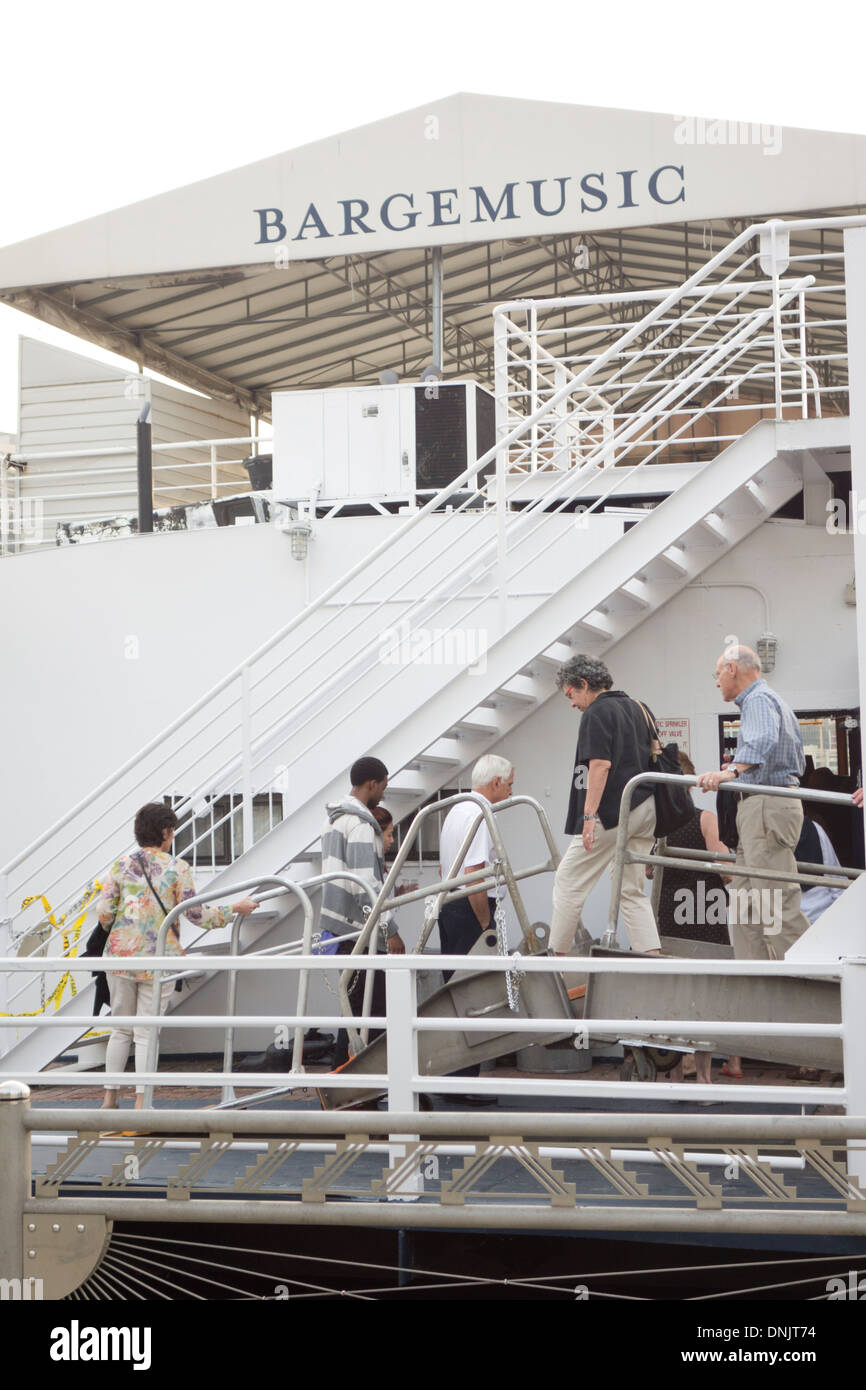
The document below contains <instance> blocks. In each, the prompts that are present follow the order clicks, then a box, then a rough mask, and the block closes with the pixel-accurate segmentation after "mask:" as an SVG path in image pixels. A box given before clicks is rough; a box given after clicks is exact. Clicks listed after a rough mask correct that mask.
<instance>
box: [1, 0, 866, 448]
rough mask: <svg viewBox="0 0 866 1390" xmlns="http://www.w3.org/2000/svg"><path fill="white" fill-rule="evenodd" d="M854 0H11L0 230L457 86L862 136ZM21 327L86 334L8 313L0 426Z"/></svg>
mask: <svg viewBox="0 0 866 1390" xmlns="http://www.w3.org/2000/svg"><path fill="white" fill-rule="evenodd" d="M859 13H860V11H859V8H858V9H855V7H854V5H853V4H833V3H825V4H822V5H820V6H815V5H814V4H812V3H809V4H806V3H802V0H789V2H788V3H786V4H784V5H779V4H776V3H773V4H769V3H764V2H763V0H757V3H753V4H752V5H750V6H749V7H748V8H747V9H742V8H741V9H738V8H737V7H728V6H724V7H723V6H719V5H703V4H659V3H655V4H647V3H646V0H643V3H640V4H635V3H632V0H620V3H618V4H616V5H606V6H604V5H598V4H593V5H592V6H590V5H588V4H586V3H584V0H547V3H546V4H545V5H543V6H533V5H531V4H527V3H526V0H521V3H519V4H518V3H516V2H515V0H495V3H492V4H491V3H489V2H488V0H485V3H481V0H459V2H458V0H436V3H418V4H415V5H405V4H403V5H397V4H381V3H376V0H364V3H363V4H361V3H354V4H348V3H345V0H330V3H329V4H327V5H322V4H319V5H308V6H305V7H303V10H302V7H301V6H299V5H298V4H297V3H295V4H291V3H287V2H286V0H276V2H273V0H260V3H256V2H255V0H247V3H244V4H231V5H228V4H221V3H219V0H210V2H209V3H207V4H204V3H189V2H188V0H172V2H171V3H168V0H148V3H147V4H145V5H135V6H119V5H118V4H117V3H116V0H114V3H101V0H79V2H78V3H77V4H75V5H69V4H64V5H62V6H61V5H59V4H55V3H53V0H49V3H42V4H40V5H38V6H33V7H32V8H30V9H24V7H23V6H20V7H19V8H18V10H17V13H13V12H12V11H11V10H10V8H9V7H5V9H4V16H3V66H2V100H3V115H2V119H0V244H2V245H5V244H8V243H9V242H13V241H18V240H21V239H22V238H24V237H28V236H33V235H35V234H36V233H38V232H42V231H47V230H49V229H50V228H52V227H59V226H65V225H66V224H68V223H70V222H74V221H77V220H78V219H80V218H83V217H89V216H91V215H93V214H95V213H99V212H104V211H107V210H109V209H111V208H114V207H118V206H120V205H122V204H124V203H129V202H135V201H137V200H138V199H140V198H146V197H148V196H149V195H150V194H153V193H159V192H162V191H164V190H165V189H170V188H176V187H178V186H179V185H181V184H186V183H190V182H193V181H194V180H196V179H200V178H205V177H207V176H208V175H210V174H216V173H220V172H222V171H223V170H226V169H231V168H234V167H236V166H237V165H241V164H247V163H249V162H251V161H252V160H255V159H261V158H263V157H264V156H266V155H271V154H276V153H279V152H280V151H281V150H285V149H291V148H292V147H294V146H296V145H300V144H304V143H306V142H307V141H310V140H315V139H318V138H320V137H322V136H326V135H331V134H334V133H335V132H337V131H340V130H345V129H348V128H351V127H353V126H358V125H362V124H364V123H365V122H367V121H373V120H378V119H380V118H382V117H385V116H389V115H392V114H394V113H395V112H398V111H401V110H404V109H406V108H409V107H413V106H418V105H420V104H422V103H424V102H428V101H434V100H436V99H437V98H441V97H445V96H449V95H451V94H452V93H454V92H458V91H473V92H483V93H485V94H490V95H498V96H513V97H528V98H535V99H538V100H548V101H566V102H574V103H577V104H581V105H589V106H612V107H629V108H633V109H637V110H648V111H666V112H671V113H672V114H675V115H680V114H695V115H704V116H708V117H727V118H736V119H740V120H748V121H761V122H764V123H767V124H773V125H784V126H807V127H812V128H815V129H823V130H848V131H857V132H860V133H866V102H864V100H863V82H864V77H863V70H864V57H863V45H862V43H861V33H862V24H861V23H859V22H858V21H857V18H856V16H858V14H859ZM19 332H25V333H29V334H31V335H33V336H39V337H43V338H45V339H47V340H49V341H52V342H59V343H65V344H66V345H67V346H79V348H80V345H76V344H75V342H74V340H72V339H70V338H68V337H67V336H66V335H64V334H61V333H58V332H56V331H54V330H51V329H47V328H43V327H41V326H40V325H39V324H38V322H37V321H36V320H34V319H30V318H28V317H26V316H25V315H21V314H18V313H14V312H13V311H11V310H8V309H3V308H0V430H14V428H15V423H16V422H15V410H16V406H15V394H16V380H15V378H16V366H15V361H16V359H15V343H16V336H17V334H18V333H19ZM93 355H96V356H102V357H107V356H108V355H107V354H98V353H96V352H95V350H94V351H93ZM109 360H118V359H109Z"/></svg>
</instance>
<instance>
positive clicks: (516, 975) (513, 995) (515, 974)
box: [493, 859, 526, 1014]
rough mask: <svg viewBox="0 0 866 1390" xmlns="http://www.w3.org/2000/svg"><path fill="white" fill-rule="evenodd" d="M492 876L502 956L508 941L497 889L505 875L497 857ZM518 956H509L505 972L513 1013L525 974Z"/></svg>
mask: <svg viewBox="0 0 866 1390" xmlns="http://www.w3.org/2000/svg"><path fill="white" fill-rule="evenodd" d="M493 878H494V882H495V884H496V890H495V891H496V907H495V909H494V912H493V920H494V922H495V924H496V949H497V951H498V952H499V955H500V956H502V957H503V958H504V957H505V956H507V955H508V943H507V941H506V937H505V899H504V898H503V897H501V896H500V893H499V889H500V887H501V886H502V885H504V883H505V875H504V873H503V871H502V863H501V861H500V860H499V859H496V860H494V863H493ZM519 959H520V957H519V955H518V953H517V951H515V952H514V954H513V956H512V957H511V963H512V966H513V967H514V968H513V969H512V970H509V971H507V972H506V975H505V989H506V993H507V995H508V1007H509V1009H510V1010H511V1012H512V1013H513V1014H516V1013H517V1010H518V1008H519V1005H520V981H521V980H522V979H523V977H524V975H525V974H526V971H525V970H521V969H520V968H519V966H518V964H517V962H518V961H519Z"/></svg>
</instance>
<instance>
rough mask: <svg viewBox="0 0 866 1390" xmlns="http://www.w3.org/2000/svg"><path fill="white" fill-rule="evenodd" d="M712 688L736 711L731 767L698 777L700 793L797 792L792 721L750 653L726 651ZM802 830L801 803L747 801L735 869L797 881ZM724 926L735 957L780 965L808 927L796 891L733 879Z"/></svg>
mask: <svg viewBox="0 0 866 1390" xmlns="http://www.w3.org/2000/svg"><path fill="white" fill-rule="evenodd" d="M716 685H717V686H718V687H719V690H720V691H721V693H722V698H723V699H725V700H733V701H734V703H735V704H736V705H738V706H739V710H740V733H739V738H738V740H737V747H736V750H735V752H734V757H733V760H732V762H730V763H727V764H726V765H725V766H724V767H723V768H722V769H721V771H720V772H703V773H701V775H700V777H699V778H698V786H699V787H703V788H705V789H706V790H707V791H716V790H718V788H719V786H720V785H721V784H722V783H723V782H730V781H733V780H734V779H735V778H736V780H737V781H739V782H740V783H746V784H748V783H750V782H751V783H753V784H759V785H761V786H770V787H796V786H799V778H800V774H801V773H802V772H803V770H804V768H805V766H806V757H805V754H804V752H803V740H802V738H801V736H800V725H799V723H798V721H797V716H796V715H795V714H794V711H793V710H792V709H791V707H790V706H789V705H786V704H785V701H784V700H782V699H781V698H780V697H779V696H778V695H777V694H776V692H775V691H774V690H771V689H770V687H769V686H768V685H767V682H766V681H765V680H762V679H761V662H760V659H759V658H758V656H757V655H756V654H755V653H754V652H753V651H752V649H751V647H741V646H734V647H728V648H727V649H726V650H725V651H724V652H723V653H722V655H721V656H720V657H719V659H718V661H717V663H716ZM802 828H803V803H802V802H801V801H797V800H794V799H793V798H790V797H782V796H761V795H760V794H758V793H752V794H748V795H746V796H744V797H743V798H742V800H741V802H740V805H739V807H738V808H737V831H738V833H739V837H740V842H739V845H738V846H737V863H738V864H741V865H745V866H746V867H754V868H756V869H758V868H760V869H773V870H776V871H778V872H781V873H790V874H792V875H793V874H794V873H796V860H795V858H794V847H795V846H796V844H797V841H798V839H799V838H800V831H801V830H802ZM728 926H729V929H730V933H731V944H732V945H733V948H734V955H735V956H737V957H738V958H740V959H744V960H778V959H781V957H782V956H784V954H785V952H786V951H787V949H788V947H789V946H791V945H793V943H794V942H795V941H796V940H797V938H798V937H799V936H801V935H802V934H803V932H804V931H805V930H806V929H807V927H808V926H809V920H808V918H807V917H806V916H805V914H804V913H803V912H802V910H801V908H800V885H799V884H798V883H795V882H789V883H780V882H778V881H774V880H772V879H761V878H754V879H751V878H749V877H747V876H745V875H743V876H740V875H736V877H735V879H734V881H733V882H732V884H731V887H730V912H729V917H728Z"/></svg>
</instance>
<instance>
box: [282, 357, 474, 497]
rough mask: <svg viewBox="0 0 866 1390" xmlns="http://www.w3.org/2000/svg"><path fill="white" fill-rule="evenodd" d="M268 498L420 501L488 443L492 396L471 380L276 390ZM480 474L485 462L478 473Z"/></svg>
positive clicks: (457, 472)
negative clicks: (270, 491) (314, 496)
mask: <svg viewBox="0 0 866 1390" xmlns="http://www.w3.org/2000/svg"><path fill="white" fill-rule="evenodd" d="M273 420H274V438H273V452H274V483H273V487H274V499H275V501H278V502H282V501H285V502H291V503H297V502H302V501H306V500H308V499H309V498H310V497H311V496H312V494H313V493H314V492H316V493H317V495H318V503H319V505H320V506H321V505H322V504H328V503H334V502H342V501H346V500H351V501H353V502H356V503H358V504H363V503H365V502H376V503H379V504H380V505H381V504H386V505H388V506H389V507H391V508H396V507H397V506H398V505H400V504H405V503H406V502H414V501H416V500H417V501H419V502H421V503H423V502H426V501H427V500H428V499H429V497H430V495H431V494H432V493H433V492H438V491H439V489H440V488H442V487H444V486H445V485H446V484H447V483H449V482H451V481H452V480H453V479H454V478H457V477H459V476H460V474H461V473H463V472H464V471H465V470H466V468H467V467H468V466H469V464H470V463H471V462H474V460H475V459H477V458H479V457H480V456H481V455H482V454H484V453H486V452H487V450H488V449H490V448H491V447H492V445H493V442H494V437H495V436H494V431H495V424H494V400H493V396H492V395H491V394H490V392H489V391H486V390H485V389H484V387H483V386H478V385H477V383H476V382H474V381H449V382H427V383H424V384H422V385H412V386H403V385H397V386H351V387H345V388H343V387H335V388H332V389H330V390H325V391H275V392H274V394H273ZM484 471H485V473H486V472H487V469H485V470H484Z"/></svg>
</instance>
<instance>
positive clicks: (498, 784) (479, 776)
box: [439, 753, 514, 1105]
mask: <svg viewBox="0 0 866 1390" xmlns="http://www.w3.org/2000/svg"><path fill="white" fill-rule="evenodd" d="M513 786H514V768H513V767H512V765H511V763H510V762H509V761H508V759H507V758H500V757H498V756H497V754H495V753H488V754H486V755H485V756H484V757H483V758H479V759H478V762H477V763H476V764H475V766H474V767H473V769H472V790H473V791H474V792H476V793H477V794H478V795H479V796H483V797H484V798H485V799H486V800H487V801H489V802H490V804H491V806H495V805H496V803H497V802H498V801H505V800H507V798H508V797H509V796H510V795H511V790H512V787H513ZM479 814H480V811H479V808H478V807H477V806H476V805H475V803H474V802H472V801H459V802H458V803H457V805H456V806H452V807H451V810H450V811H449V812H448V815H447V816H446V817H445V820H444V821H443V823H442V829H441V831H440V832H439V860H440V866H439V867H440V871H441V874H442V877H443V879H445V878H450V877H452V868H453V865H454V860H455V859H456V858H457V855H458V853H459V852H460V847H461V845H462V844H463V841H464V839H465V838H466V834H467V832H468V830H469V827H470V826H472V825H474V824H475V821H476V820H477V819H478V816H479ZM493 857H494V856H493V841H492V839H491V836H490V831H489V829H488V828H487V824H486V822H485V821H483V820H482V822H481V824H480V825H479V827H478V830H477V831H476V833H475V835H474V836H473V839H472V843H471V844H470V846H469V848H468V850H467V851H466V857H465V858H464V860H463V863H462V865H461V866H460V868H459V869H457V870H455V872H454V875H453V876H454V877H457V876H459V875H460V874H465V873H469V872H470V871H471V870H472V869H483V868H484V867H485V866H486V865H488V864H492V863H493ZM495 911H496V898H495V897H488V896H487V891H486V889H483V888H482V889H481V890H480V892H478V893H470V894H469V895H468V897H465V898H457V899H455V901H454V902H450V903H445V904H443V907H442V910H441V912H440V913H439V944H440V947H441V949H442V952H443V954H444V955H446V956H465V955H468V954H469V952H470V951H471V950H472V947H473V946H474V945H475V943H476V941H477V940H478V938H479V936H480V935H481V933H482V932H483V931H486V930H487V928H488V927H489V926H490V924H491V922H492V920H493V913H494V912H495ZM453 973H454V972H453V971H451V970H444V971H443V972H442V974H443V977H444V979H445V980H450V978H451V976H452V974H453ZM479 1071H480V1068H479V1067H477V1066H471V1067H463V1068H461V1070H460V1071H456V1072H454V1075H455V1076H477V1075H478V1073H479ZM452 1099H453V1100H462V1101H463V1103H464V1104H465V1105H484V1104H485V1101H484V1098H483V1097H479V1096H471V1095H465V1096H453V1097H452Z"/></svg>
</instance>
